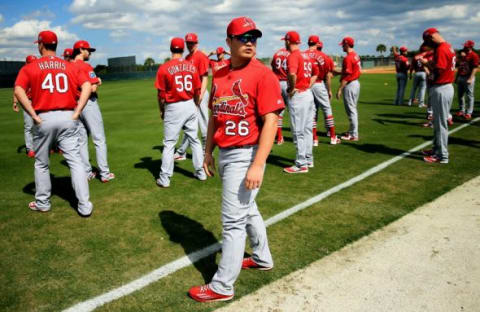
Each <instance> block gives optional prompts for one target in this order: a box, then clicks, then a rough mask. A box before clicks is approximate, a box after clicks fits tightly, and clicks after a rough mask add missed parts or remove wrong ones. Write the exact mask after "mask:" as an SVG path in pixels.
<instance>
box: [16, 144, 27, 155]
mask: <svg viewBox="0 0 480 312" xmlns="http://www.w3.org/2000/svg"><path fill="white" fill-rule="evenodd" d="M26 152H27V146H26V145H25V144H23V145H20V146H19V147H17V154H21V153H26Z"/></svg>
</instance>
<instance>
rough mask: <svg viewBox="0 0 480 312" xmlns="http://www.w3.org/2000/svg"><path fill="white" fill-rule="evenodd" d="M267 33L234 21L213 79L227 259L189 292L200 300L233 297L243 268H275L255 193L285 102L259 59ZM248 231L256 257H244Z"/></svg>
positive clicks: (209, 161)
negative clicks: (226, 54) (225, 56)
mask: <svg viewBox="0 0 480 312" xmlns="http://www.w3.org/2000/svg"><path fill="white" fill-rule="evenodd" d="M261 36H262V33H261V31H260V30H258V29H257V28H256V25H255V23H254V22H253V21H252V20H251V19H250V18H248V17H238V18H235V19H233V20H232V21H231V22H230V24H229V25H228V28H227V45H228V46H229V47H230V52H231V59H230V65H229V66H226V67H223V68H221V69H220V70H219V71H217V72H216V73H215V76H214V77H213V82H212V86H213V87H212V97H211V100H210V109H211V110H212V116H210V121H209V123H208V136H207V145H206V150H205V160H204V168H205V171H206V172H207V174H208V175H209V176H211V175H213V174H214V172H215V161H214V159H213V156H212V152H213V149H214V147H215V145H218V146H219V147H220V153H219V157H220V160H219V172H220V177H221V179H222V184H223V192H222V224H223V234H222V237H223V243H222V258H221V260H220V263H219V265H218V270H217V272H216V273H215V276H214V277H213V279H212V281H211V282H210V283H209V284H207V285H203V286H194V287H192V288H191V289H190V291H189V295H190V297H192V298H193V299H194V300H196V301H200V302H210V301H225V300H230V299H232V298H233V295H234V288H233V284H234V283H235V280H236V279H237V277H238V275H239V274H240V270H241V269H242V268H244V269H247V268H252V269H253V268H254V269H259V270H269V269H271V268H272V267H273V260H272V255H271V254H270V249H269V247H268V241H267V232H266V228H265V224H264V223H263V218H262V216H261V215H260V212H259V211H258V208H257V204H256V203H255V197H256V196H257V193H258V191H259V188H260V186H261V184H262V180H263V173H264V170H265V163H266V160H267V157H268V154H269V153H270V151H271V149H272V146H273V141H274V139H275V134H276V130H277V121H278V113H279V111H280V110H282V109H283V108H284V107H285V105H284V104H283V101H282V96H281V94H280V85H279V83H278V79H277V78H276V77H275V75H274V74H273V73H272V71H271V70H270V69H268V68H267V67H265V65H263V64H262V63H261V62H260V61H258V60H257V59H256V58H255V54H256V42H257V38H260V37H261ZM247 234H248V236H249V238H250V244H251V246H252V250H253V255H252V257H251V258H245V259H244V258H243V254H244V252H245V236H246V235H247Z"/></svg>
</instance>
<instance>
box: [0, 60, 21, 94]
mask: <svg viewBox="0 0 480 312" xmlns="http://www.w3.org/2000/svg"><path fill="white" fill-rule="evenodd" d="M23 65H25V62H18V61H0V88H13V84H14V83H15V79H16V78H17V74H18V72H19V71H20V68H22V66H23Z"/></svg>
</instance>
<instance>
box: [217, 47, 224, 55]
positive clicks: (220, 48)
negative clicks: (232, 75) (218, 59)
mask: <svg viewBox="0 0 480 312" xmlns="http://www.w3.org/2000/svg"><path fill="white" fill-rule="evenodd" d="M216 52H217V55H218V54H222V53H225V50H224V49H223V47H218V48H217V50H216Z"/></svg>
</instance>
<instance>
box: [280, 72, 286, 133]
mask: <svg viewBox="0 0 480 312" xmlns="http://www.w3.org/2000/svg"><path fill="white" fill-rule="evenodd" d="M287 89H288V83H287V81H286V80H281V81H280V90H281V91H282V98H283V103H285V107H288V92H287ZM284 114H285V109H282V111H281V112H280V114H279V115H280V117H279V118H278V128H282V127H283V115H284Z"/></svg>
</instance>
